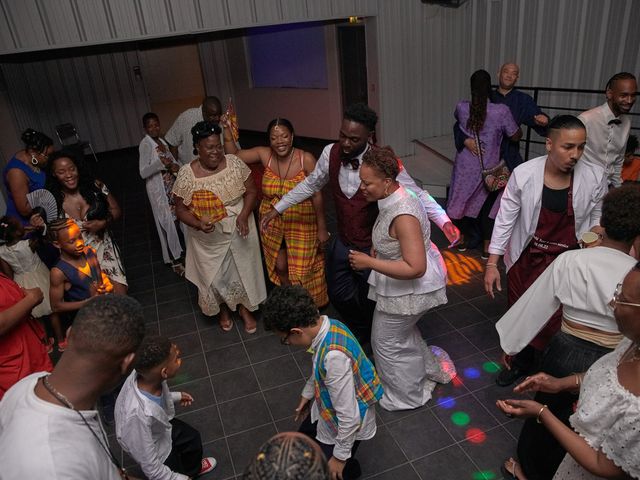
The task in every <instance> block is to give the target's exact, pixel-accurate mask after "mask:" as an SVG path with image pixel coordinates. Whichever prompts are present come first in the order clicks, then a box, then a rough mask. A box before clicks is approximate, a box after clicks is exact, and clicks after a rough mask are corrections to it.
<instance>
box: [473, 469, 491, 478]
mask: <svg viewBox="0 0 640 480" xmlns="http://www.w3.org/2000/svg"><path fill="white" fill-rule="evenodd" d="M471 478H473V480H494V479H495V478H496V474H495V473H494V472H492V471H491V470H480V471H477V472H473V475H472V477H471Z"/></svg>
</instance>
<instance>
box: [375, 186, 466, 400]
mask: <svg viewBox="0 0 640 480" xmlns="http://www.w3.org/2000/svg"><path fill="white" fill-rule="evenodd" d="M378 207H379V210H380V213H379V215H378V218H377V219H376V223H375V225H374V227H373V233H372V241H373V248H374V249H375V250H376V252H377V257H378V258H380V259H384V260H399V259H401V258H402V253H401V251H400V242H399V241H398V240H397V239H395V238H393V237H391V236H390V235H389V228H390V226H391V223H392V222H393V220H394V219H395V218H396V217H397V216H399V215H411V216H413V217H415V218H416V219H418V221H419V222H420V226H421V227H422V234H423V239H424V246H425V251H426V255H427V271H426V272H425V274H424V275H423V276H422V277H421V278H417V279H414V280H398V279H395V278H391V277H388V276H386V275H383V274H382V273H380V272H376V271H372V272H371V275H370V276H369V285H370V288H369V298H370V299H371V300H375V301H376V309H375V312H374V314H373V328H372V332H371V346H372V347H373V353H374V356H375V361H376V370H378V374H379V375H380V381H381V382H382V386H383V387H384V395H383V397H382V399H381V400H380V406H381V407H382V408H384V409H385V410H407V409H412V408H417V407H420V406H422V405H424V404H425V403H427V402H428V401H429V400H430V399H431V393H432V391H433V389H434V388H435V386H436V383H447V382H449V381H450V380H451V379H452V378H453V377H454V376H455V374H456V370H455V366H454V365H453V362H452V361H451V359H450V358H449V355H447V353H446V352H445V351H444V350H442V349H441V348H439V347H434V346H430V347H429V346H427V344H426V342H425V341H424V340H423V338H422V335H421V334H420V330H419V329H418V327H417V325H416V323H417V322H418V320H420V318H421V317H422V315H424V314H425V313H426V312H427V311H428V310H429V309H431V308H434V307H436V306H438V305H442V304H444V303H447V295H446V290H445V288H446V283H447V272H446V267H445V265H444V261H443V260H442V257H441V256H440V252H438V250H437V249H432V248H431V240H430V239H429V237H430V233H431V230H430V224H429V219H428V218H427V212H426V210H425V209H424V207H423V206H422V203H421V202H420V200H419V199H418V197H417V196H416V195H415V194H414V193H413V192H410V191H407V190H405V188H404V187H402V186H401V187H400V188H398V190H396V191H395V192H393V193H392V194H391V195H389V196H388V197H387V198H384V199H382V200H379V201H378Z"/></svg>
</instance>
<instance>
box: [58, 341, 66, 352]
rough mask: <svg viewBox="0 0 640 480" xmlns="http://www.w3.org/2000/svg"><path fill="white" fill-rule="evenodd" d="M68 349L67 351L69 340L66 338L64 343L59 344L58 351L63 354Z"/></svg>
mask: <svg viewBox="0 0 640 480" xmlns="http://www.w3.org/2000/svg"><path fill="white" fill-rule="evenodd" d="M66 349H67V339H66V338H65V339H64V340H63V341H61V342H58V351H59V352H60V353H62V352H64V351H65V350H66Z"/></svg>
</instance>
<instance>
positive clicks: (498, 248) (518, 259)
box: [484, 115, 606, 386]
mask: <svg viewBox="0 0 640 480" xmlns="http://www.w3.org/2000/svg"><path fill="white" fill-rule="evenodd" d="M586 140H587V136H586V130H585V127H584V124H583V123H582V122H581V121H580V120H579V119H578V118H576V117H574V116H572V115H559V116H557V117H555V118H554V119H553V120H551V122H549V133H548V137H547V140H546V148H547V152H548V154H547V155H545V156H542V157H538V158H534V159H533V160H529V161H528V162H526V163H523V164H521V165H519V166H518V167H516V168H515V170H514V171H513V174H512V175H511V177H510V178H509V182H508V184H507V187H506V189H505V191H504V194H503V196H502V200H501V202H500V210H499V211H498V215H497V216H496V222H495V226H494V229H493V234H492V236H491V244H490V245H489V260H488V261H487V264H486V268H485V276H484V283H485V290H486V291H487V294H488V295H489V296H490V297H492V298H493V289H494V287H496V288H497V290H499V291H500V290H501V285H500V272H499V271H498V261H499V260H500V258H501V257H502V256H503V255H504V263H505V266H506V270H507V278H508V286H509V291H508V301H509V305H513V304H514V303H515V302H516V300H517V299H518V298H519V297H520V296H521V295H522V294H523V293H524V292H525V291H526V290H527V288H528V287H529V286H530V285H531V284H532V283H533V282H534V281H535V279H536V278H537V277H538V276H539V275H540V274H541V273H542V272H543V271H544V270H545V269H546V268H547V266H549V265H550V264H551V262H553V260H554V259H555V258H556V257H557V256H558V255H560V254H561V253H563V252H565V251H567V250H571V249H575V248H577V246H578V239H579V238H580V236H581V235H582V233H583V232H586V231H588V230H589V229H590V228H591V227H594V226H596V225H598V223H599V221H600V213H601V208H602V207H601V204H602V198H603V196H604V194H605V193H606V192H605V188H604V185H603V183H602V168H601V167H593V166H592V165H589V164H586V163H582V162H581V161H579V159H580V157H581V155H582V151H583V149H584V146H585V144H586ZM559 327H560V316H559V315H555V316H554V318H553V319H552V320H550V321H549V323H548V325H547V326H546V327H545V329H544V330H543V331H542V332H540V334H539V335H538V336H536V338H534V340H533V341H532V342H531V344H530V345H529V346H527V347H526V348H524V349H523V350H522V351H521V352H520V353H518V355H516V356H515V357H513V358H512V362H511V364H508V359H506V360H507V366H508V367H509V366H510V368H508V369H505V370H503V371H502V372H500V374H499V375H498V377H497V378H496V382H497V383H498V385H501V386H507V385H510V384H511V383H513V382H514V381H515V380H516V379H517V378H519V377H520V376H523V375H527V374H528V372H530V371H531V370H532V369H535V367H536V364H535V362H536V360H538V359H539V356H540V355H539V354H540V352H542V351H543V350H544V348H545V346H546V344H547V343H548V341H549V339H550V338H551V336H553V334H554V333H555V332H556V331H557V330H558V328H559Z"/></svg>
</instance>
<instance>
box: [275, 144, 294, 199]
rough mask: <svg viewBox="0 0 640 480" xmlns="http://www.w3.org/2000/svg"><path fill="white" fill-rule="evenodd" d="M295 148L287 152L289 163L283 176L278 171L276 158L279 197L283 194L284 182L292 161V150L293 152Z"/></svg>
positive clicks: (278, 162)
mask: <svg viewBox="0 0 640 480" xmlns="http://www.w3.org/2000/svg"><path fill="white" fill-rule="evenodd" d="M295 150H296V149H295V148H292V149H291V153H290V154H289V160H288V162H289V164H288V165H287V170H286V171H285V172H284V178H283V177H282V174H281V173H280V161H279V160H278V159H276V166H277V167H278V177H279V182H280V198H282V197H283V196H284V182H285V181H286V180H287V175H289V169H290V168H291V164H292V163H293V152H295Z"/></svg>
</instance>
